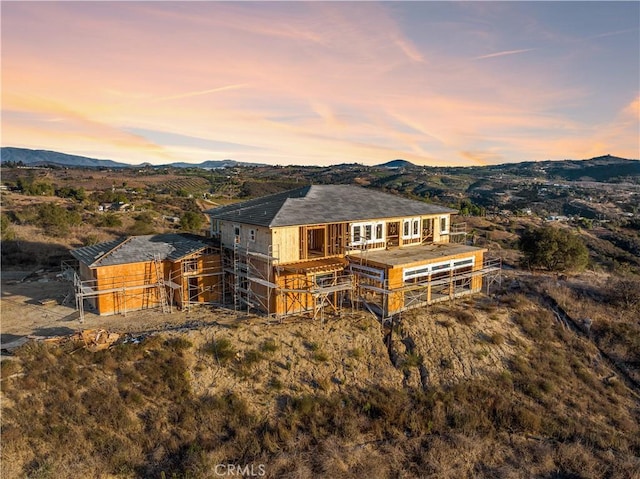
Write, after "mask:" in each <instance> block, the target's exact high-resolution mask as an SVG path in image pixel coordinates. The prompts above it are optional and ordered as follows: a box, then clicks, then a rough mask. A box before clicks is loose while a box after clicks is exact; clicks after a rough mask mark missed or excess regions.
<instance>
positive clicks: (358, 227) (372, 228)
mask: <svg viewBox="0 0 640 479" xmlns="http://www.w3.org/2000/svg"><path fill="white" fill-rule="evenodd" d="M382 241H384V223H373V222H371V223H364V222H363V223H354V224H352V225H351V244H353V245H367V244H373V243H380V242H382Z"/></svg>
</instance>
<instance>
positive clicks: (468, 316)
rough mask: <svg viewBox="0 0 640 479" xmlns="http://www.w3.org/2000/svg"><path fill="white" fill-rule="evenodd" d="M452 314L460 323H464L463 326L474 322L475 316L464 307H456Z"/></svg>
mask: <svg viewBox="0 0 640 479" xmlns="http://www.w3.org/2000/svg"><path fill="white" fill-rule="evenodd" d="M452 314H453V315H454V316H455V318H456V319H457V320H458V322H459V323H460V324H464V325H465V326H471V325H472V324H473V323H475V322H476V317H475V315H474V314H473V313H472V312H471V311H467V310H464V309H457V310H454V311H452Z"/></svg>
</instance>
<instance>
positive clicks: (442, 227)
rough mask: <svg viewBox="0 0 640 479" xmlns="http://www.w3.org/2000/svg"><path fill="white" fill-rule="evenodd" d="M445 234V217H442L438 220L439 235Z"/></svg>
mask: <svg viewBox="0 0 640 479" xmlns="http://www.w3.org/2000/svg"><path fill="white" fill-rule="evenodd" d="M446 232H447V217H446V216H443V217H442V218H440V233H446Z"/></svg>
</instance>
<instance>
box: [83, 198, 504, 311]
mask: <svg viewBox="0 0 640 479" xmlns="http://www.w3.org/2000/svg"><path fill="white" fill-rule="evenodd" d="M207 214H209V216H210V218H211V236H212V238H209V239H207V238H203V237H200V236H194V235H188V234H161V235H149V236H135V237H130V238H127V239H123V240H117V241H112V242H108V243H101V244H98V245H94V246H87V247H84V248H79V249H77V250H74V251H73V252H72V254H73V256H74V257H75V258H76V259H77V260H78V264H79V265H78V268H77V269H76V271H77V272H76V273H74V278H75V279H74V284H75V298H76V304H77V307H78V309H79V310H80V314H81V317H83V314H84V308H85V307H89V308H91V309H93V310H95V311H96V312H97V313H98V314H101V315H109V314H126V313H127V312H129V311H134V310H140V309H146V308H150V307H159V308H162V310H163V311H170V310H171V308H172V307H173V306H177V307H179V308H181V309H184V308H189V307H190V306H191V305H192V304H196V303H199V304H202V303H207V304H218V305H233V307H234V309H235V310H236V311H252V312H258V313H263V314H268V315H272V316H275V317H277V318H282V317H285V316H290V315H301V314H303V315H309V316H311V317H313V318H318V317H320V318H322V317H323V316H324V314H325V313H340V312H341V311H343V310H344V309H345V308H354V307H364V308H367V309H368V310H370V311H371V312H373V313H375V314H377V315H378V316H380V317H383V318H385V317H389V316H393V315H395V314H398V313H400V312H402V311H405V310H408V309H411V308H415V307H419V306H423V305H428V304H432V303H434V302H437V301H442V300H448V299H453V298H455V297H458V296H460V295H465V294H470V293H474V292H478V291H480V290H481V288H482V286H483V282H484V284H490V283H491V282H492V281H494V280H496V279H497V278H499V273H500V262H499V261H497V260H490V259H487V258H486V257H485V253H486V250H485V249H481V248H476V247H472V246H467V245H466V244H464V243H465V235H466V233H465V230H464V225H461V224H454V223H452V215H454V214H456V210H452V209H450V208H445V207H442V206H437V205H433V204H429V203H425V202H422V201H414V200H409V199H406V198H402V197H400V196H396V195H391V194H387V193H381V192H378V191H374V190H371V189H366V188H361V187H356V186H336V185H331V186H307V187H304V188H299V189H297V190H292V191H287V192H284V193H279V194H275V195H270V196H266V197H263V198H258V199H254V200H250V201H245V202H242V203H236V204H233V205H228V206H223V207H220V208H215V209H212V210H209V211H208V212H207Z"/></svg>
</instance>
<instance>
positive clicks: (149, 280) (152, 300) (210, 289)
mask: <svg viewBox="0 0 640 479" xmlns="http://www.w3.org/2000/svg"><path fill="white" fill-rule="evenodd" d="M214 256H215V255H214ZM203 258H204V255H200V256H195V257H193V258H188V259H184V260H181V261H177V262H176V263H180V267H179V269H177V270H175V269H174V270H173V271H172V270H169V271H168V272H167V268H166V267H165V265H164V264H163V260H162V259H161V258H160V257H158V256H157V255H155V256H154V257H153V260H152V261H150V262H149V263H148V264H147V265H145V269H144V272H140V273H137V274H127V275H120V276H112V277H101V278H98V279H96V278H92V279H84V280H83V279H82V278H81V277H80V275H79V273H78V270H79V265H78V264H77V263H71V262H63V263H62V277H63V278H65V279H67V280H69V281H70V282H72V284H73V292H72V293H70V294H69V295H68V296H67V298H69V297H71V296H73V297H74V298H75V305H76V310H77V311H79V313H80V321H81V322H84V319H85V301H92V302H94V304H93V307H94V308H97V306H98V305H97V304H96V303H95V302H96V301H99V299H100V298H101V297H107V296H109V297H110V298H109V299H110V300H111V301H113V311H111V312H112V313H113V314H123V315H125V316H126V315H127V313H128V312H130V311H136V310H140V309H152V308H160V309H161V310H162V312H163V313H170V312H172V311H173V309H172V306H173V304H174V303H178V304H180V307H181V308H183V309H185V308H186V309H187V310H190V308H191V306H192V305H194V304H219V303H220V302H221V301H218V302H216V301H202V300H201V296H202V295H203V294H204V293H209V297H215V296H217V297H219V298H221V299H222V298H223V296H224V281H222V275H223V271H222V268H221V263H220V260H219V259H218V260H214V259H209V260H204V259H203ZM218 258H219V255H218ZM172 264H175V263H172ZM207 277H218V278H219V280H218V281H215V282H212V284H211V285H210V286H206V287H205V286H203V285H202V281H201V279H202V278H207ZM193 280H195V281H193ZM218 288H219V289H221V291H217V292H216V289H218ZM169 292H170V294H169ZM216 293H217V294H216ZM176 295H177V296H176ZM67 298H66V299H65V301H66V300H67ZM132 303H134V304H135V305H136V306H133V307H132V306H131V304H132Z"/></svg>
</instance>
